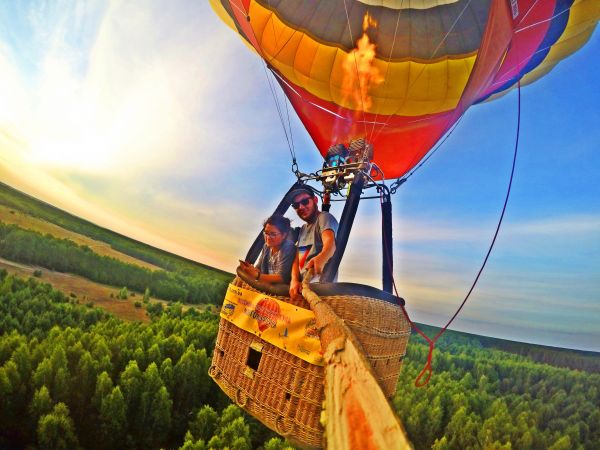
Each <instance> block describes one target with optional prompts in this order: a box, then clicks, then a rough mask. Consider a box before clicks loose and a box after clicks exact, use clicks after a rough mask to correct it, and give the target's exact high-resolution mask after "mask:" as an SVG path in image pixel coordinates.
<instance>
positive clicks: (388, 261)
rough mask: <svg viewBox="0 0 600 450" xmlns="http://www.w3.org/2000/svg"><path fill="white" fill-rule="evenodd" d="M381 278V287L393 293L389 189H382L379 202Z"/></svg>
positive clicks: (390, 200)
mask: <svg viewBox="0 0 600 450" xmlns="http://www.w3.org/2000/svg"><path fill="white" fill-rule="evenodd" d="M381 218H382V221H381V259H382V267H381V278H382V280H381V281H382V289H383V290H384V291H385V292H389V293H390V294H392V293H393V275H392V274H393V271H394V252H393V251H392V199H391V196H390V193H389V191H388V190H387V189H386V190H383V191H382V202H381Z"/></svg>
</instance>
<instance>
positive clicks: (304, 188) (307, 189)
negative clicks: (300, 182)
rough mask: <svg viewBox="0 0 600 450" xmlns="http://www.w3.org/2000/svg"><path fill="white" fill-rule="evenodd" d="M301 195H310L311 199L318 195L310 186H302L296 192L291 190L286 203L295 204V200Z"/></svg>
mask: <svg viewBox="0 0 600 450" xmlns="http://www.w3.org/2000/svg"><path fill="white" fill-rule="evenodd" d="M300 194H308V195H310V196H311V197H313V196H315V195H316V193H315V191H313V190H312V189H311V188H310V187H308V186H301V187H298V188H296V189H294V190H291V191H290V192H288V194H287V196H286V201H287V202H288V203H290V204H291V203H293V201H294V199H295V198H296V197H297V196H299V195H300Z"/></svg>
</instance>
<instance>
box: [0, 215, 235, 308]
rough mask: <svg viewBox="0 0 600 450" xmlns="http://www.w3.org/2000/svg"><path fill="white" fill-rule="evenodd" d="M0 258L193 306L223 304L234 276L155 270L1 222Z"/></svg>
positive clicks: (122, 295) (65, 240) (202, 272)
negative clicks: (146, 292)
mask: <svg viewBox="0 0 600 450" xmlns="http://www.w3.org/2000/svg"><path fill="white" fill-rule="evenodd" d="M0 256H2V257H4V258H7V259H10V260H11V261H18V262H22V263H26V264H35V265H39V266H42V267H46V268H48V269H50V270H55V271H58V272H69V273H74V274H77V275H81V276H83V277H85V278H88V279H89V280H92V281H96V282H99V283H104V284H109V285H112V286H129V288H131V289H135V290H138V291H145V290H146V289H150V290H152V292H153V293H154V295H155V296H156V297H158V298H162V299H165V300H173V301H184V302H186V303H193V304H201V303H211V304H220V303H221V301H222V300H223V297H224V295H225V290H226V289H227V284H228V282H229V281H230V277H224V276H215V273H214V272H210V271H207V270H204V271H200V272H190V271H187V272H167V271H165V270H155V271H152V270H149V269H146V268H144V267H140V266H136V265H134V264H127V263H124V262H122V261H119V260H117V259H115V258H111V257H108V256H100V255H98V254H97V253H94V252H93V251H92V250H91V249H90V248H89V247H87V246H85V245H77V244H75V243H74V242H72V241H69V240H67V239H57V238H55V237H53V236H51V235H49V234H46V235H42V234H40V233H37V232H35V231H29V230H25V229H23V228H20V227H18V226H16V225H5V224H3V223H0ZM125 294H127V295H126V296H125V297H124V295H125ZM127 297H129V291H128V290H127V289H126V288H122V289H121V290H120V291H119V298H121V299H125V298H127Z"/></svg>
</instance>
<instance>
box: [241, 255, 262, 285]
mask: <svg viewBox="0 0 600 450" xmlns="http://www.w3.org/2000/svg"><path fill="white" fill-rule="evenodd" d="M239 268H240V270H241V271H242V272H244V273H245V274H246V275H248V276H249V277H250V278H252V279H253V280H256V279H257V278H258V276H259V274H260V271H259V270H258V268H257V267H254V266H253V265H252V264H250V263H248V262H246V261H242V260H240V266H239Z"/></svg>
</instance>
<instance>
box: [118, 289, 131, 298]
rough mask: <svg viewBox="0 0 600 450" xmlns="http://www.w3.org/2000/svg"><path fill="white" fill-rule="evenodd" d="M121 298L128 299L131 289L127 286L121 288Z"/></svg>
mask: <svg viewBox="0 0 600 450" xmlns="http://www.w3.org/2000/svg"><path fill="white" fill-rule="evenodd" d="M119 298H120V299H121V300H127V299H128V298H129V291H128V290H127V286H123V287H122V288H121V289H120V290H119Z"/></svg>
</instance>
